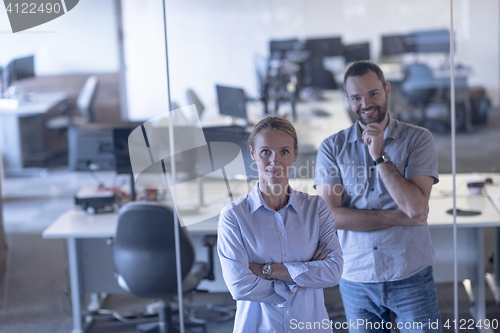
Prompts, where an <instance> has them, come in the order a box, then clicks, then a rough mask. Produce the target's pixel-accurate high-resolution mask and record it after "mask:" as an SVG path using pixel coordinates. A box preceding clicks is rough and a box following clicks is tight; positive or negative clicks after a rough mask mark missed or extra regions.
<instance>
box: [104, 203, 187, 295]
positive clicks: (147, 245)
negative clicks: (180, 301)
mask: <svg viewBox="0 0 500 333" xmlns="http://www.w3.org/2000/svg"><path fill="white" fill-rule="evenodd" d="M179 230H180V233H179V234H180V237H179V238H180V253H181V271H182V273H181V275H182V278H183V279H184V278H185V277H186V276H187V275H188V273H189V271H190V270H191V268H192V267H193V264H194V260H195V250H194V246H193V243H192V242H191V239H190V237H189V234H188V233H187V231H186V230H185V228H180V227H179ZM113 252H114V261H115V269H116V270H117V272H118V274H120V275H121V277H122V278H123V280H125V282H126V283H127V286H128V287H129V291H130V292H131V293H132V294H134V295H136V296H139V297H152V298H158V297H166V296H168V295H175V294H176V293H177V276H176V259H175V240H174V214H173V211H172V210H171V209H170V208H169V207H166V206H163V205H160V204H155V203H140V202H133V203H129V204H127V205H124V206H123V207H122V208H121V210H120V214H119V216H118V227H117V230H116V235H115V241H114V248H113Z"/></svg>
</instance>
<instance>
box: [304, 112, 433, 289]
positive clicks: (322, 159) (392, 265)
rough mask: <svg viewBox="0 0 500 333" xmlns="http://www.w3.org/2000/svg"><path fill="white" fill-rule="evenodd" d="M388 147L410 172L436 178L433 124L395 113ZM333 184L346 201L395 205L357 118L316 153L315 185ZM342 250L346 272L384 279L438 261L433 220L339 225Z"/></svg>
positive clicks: (380, 206) (354, 276)
mask: <svg viewBox="0 0 500 333" xmlns="http://www.w3.org/2000/svg"><path fill="white" fill-rule="evenodd" d="M384 151H385V152H387V153H388V154H389V156H390V157H391V161H392V163H393V164H394V165H395V166H396V168H397V169H398V171H399V172H400V173H401V174H402V175H403V176H404V177H406V178H411V177H413V176H415V175H423V176H430V177H433V178H434V183H437V182H438V164H437V154H436V148H435V146H434V141H433V138H432V134H431V133H430V132H429V130H427V129H425V128H422V127H418V126H414V125H410V124H406V123H403V122H400V121H398V120H396V119H393V118H392V117H390V118H389V123H388V125H387V127H386V128H385V131H384ZM318 184H330V185H333V186H334V192H335V193H338V194H342V206H343V207H349V208H355V209H365V210H369V209H375V210H381V209H396V208H397V205H396V202H395V201H394V199H393V198H392V197H391V195H390V194H389V191H388V190H387V188H386V187H385V185H384V182H383V180H382V177H381V176H380V175H379V174H378V172H377V168H376V167H375V166H374V165H373V159H372V158H371V156H370V154H369V152H368V147H367V146H365V145H364V144H363V138H362V134H361V129H360V127H359V125H358V123H355V124H354V125H353V126H351V127H349V128H347V129H345V130H343V131H341V132H339V133H337V134H334V135H332V136H330V137H328V138H326V139H325V141H323V143H322V144H321V147H320V149H319V151H318V155H317V158H316V170H315V179H314V185H318ZM338 235H339V241H340V244H341V246H342V250H343V252H344V260H345V267H344V273H343V276H342V277H343V278H344V279H346V280H350V281H355V282H386V281H397V280H402V279H405V278H408V277H410V276H412V275H414V274H416V273H418V272H419V271H420V270H422V269H423V268H425V267H427V266H430V265H434V250H433V247H432V242H431V237H430V234H429V226H428V225H427V223H426V224H424V225H422V226H418V227H416V226H409V227H408V226H393V227H390V228H386V229H380V230H373V231H351V230H339V231H338Z"/></svg>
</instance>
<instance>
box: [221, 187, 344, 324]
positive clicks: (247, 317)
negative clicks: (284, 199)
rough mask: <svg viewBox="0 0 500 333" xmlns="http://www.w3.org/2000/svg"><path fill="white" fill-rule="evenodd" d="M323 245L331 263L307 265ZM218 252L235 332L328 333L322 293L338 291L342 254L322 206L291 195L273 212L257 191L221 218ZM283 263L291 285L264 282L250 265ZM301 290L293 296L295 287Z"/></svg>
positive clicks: (303, 195) (318, 200) (297, 194)
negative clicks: (231, 302) (233, 310)
mask: <svg viewBox="0 0 500 333" xmlns="http://www.w3.org/2000/svg"><path fill="white" fill-rule="evenodd" d="M318 242H325V243H326V244H327V246H326V248H328V249H331V250H332V253H330V257H329V258H328V259H326V260H321V261H310V260H311V258H312V257H313V254H314V252H315V251H316V249H317V247H318ZM217 249H218V253H219V259H220V262H221V266H222V273H223V276H224V280H225V282H226V285H227V287H228V289H229V291H230V292H231V295H232V296H233V298H234V299H235V300H237V311H236V318H235V323H234V332H252V333H253V332H259V333H260V332H273V333H279V332H302V331H303V332H331V331H332V329H331V324H330V321H329V319H328V313H327V311H326V308H325V303H324V297H323V288H327V287H333V286H335V285H337V283H338V282H339V280H340V276H341V275H342V267H343V260H342V251H341V249H340V245H339V242H338V239H337V236H336V233H335V228H334V222H333V218H332V215H331V212H330V209H329V207H328V205H327V204H326V202H325V201H324V200H323V199H322V198H320V197H318V196H310V195H308V194H306V193H302V192H298V191H295V190H291V195H290V197H289V200H288V204H287V205H286V206H285V207H283V208H282V209H280V210H279V211H278V212H276V211H274V210H272V209H270V208H269V206H267V205H266V203H265V202H264V199H263V198H262V195H261V193H260V191H259V188H258V185H257V186H255V187H254V189H253V190H252V191H251V192H250V193H249V194H248V195H246V196H243V197H241V198H239V199H238V200H236V201H234V202H232V203H230V204H228V205H227V206H226V207H225V208H224V209H223V210H222V212H221V214H220V219H219V228H218V241H217ZM250 262H253V263H260V264H264V263H283V264H284V265H285V266H286V267H287V269H288V272H289V273H290V276H291V277H292V279H293V280H294V281H295V283H288V282H284V281H281V280H274V279H273V280H265V279H261V278H259V277H257V276H256V275H255V274H253V273H252V271H250V269H249V266H248V265H249V263H250ZM299 286H301V287H304V288H305V289H302V290H299V291H297V289H298V287H299Z"/></svg>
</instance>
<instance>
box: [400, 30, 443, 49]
mask: <svg viewBox="0 0 500 333" xmlns="http://www.w3.org/2000/svg"><path fill="white" fill-rule="evenodd" d="M405 44H406V45H407V48H408V49H410V50H411V51H412V52H416V53H449V52H450V32H449V31H448V30H447V29H437V30H425V31H415V32H411V33H409V34H407V35H405Z"/></svg>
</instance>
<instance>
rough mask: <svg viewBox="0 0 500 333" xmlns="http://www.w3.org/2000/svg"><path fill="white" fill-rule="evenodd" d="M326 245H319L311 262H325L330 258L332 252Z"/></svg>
mask: <svg viewBox="0 0 500 333" xmlns="http://www.w3.org/2000/svg"><path fill="white" fill-rule="evenodd" d="M325 247H326V243H325V242H323V243H319V244H318V248H317V249H316V252H314V255H313V257H312V259H311V260H309V261H317V260H325V259H327V258H328V255H329V254H330V253H331V252H332V250H330V249H326V250H325Z"/></svg>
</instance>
